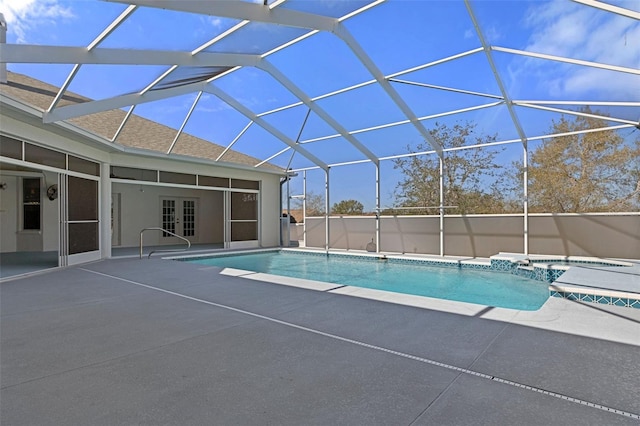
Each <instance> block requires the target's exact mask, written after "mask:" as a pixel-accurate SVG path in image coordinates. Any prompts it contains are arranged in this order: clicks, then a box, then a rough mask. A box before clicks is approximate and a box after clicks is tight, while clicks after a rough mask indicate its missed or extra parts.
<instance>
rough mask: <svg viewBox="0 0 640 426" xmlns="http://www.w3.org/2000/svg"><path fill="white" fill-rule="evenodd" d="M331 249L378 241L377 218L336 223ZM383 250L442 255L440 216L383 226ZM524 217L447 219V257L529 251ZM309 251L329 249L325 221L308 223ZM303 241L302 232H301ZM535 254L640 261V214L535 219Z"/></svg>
mask: <svg viewBox="0 0 640 426" xmlns="http://www.w3.org/2000/svg"><path fill="white" fill-rule="evenodd" d="M330 225H331V227H330V241H331V243H330V247H332V248H340V249H352V250H364V249H365V247H366V244H367V243H368V242H370V241H371V239H372V238H375V217H372V216H361V217H332V218H331V219H330ZM380 227H381V237H380V249H381V250H382V251H388V252H398V253H423V254H439V253H440V232H439V228H440V220H439V217H437V216H394V217H382V218H381V220H380ZM523 229H524V219H523V216H522V215H494V216H490V215H474V216H447V217H445V221H444V230H445V238H444V249H445V254H446V255H457V256H470V257H488V256H491V255H494V254H496V253H499V252H514V253H522V252H523V251H524V236H523V234H524V232H523ZM306 232H307V246H308V247H324V244H325V220H324V218H321V217H316V218H307V229H306ZM298 234H299V235H302V232H298ZM529 253H531V254H554V255H562V256H595V257H613V258H626V259H638V258H640V214H639V213H628V214H620V213H618V214H611V215H607V214H600V213H593V214H579V215H578V214H535V215H530V216H529Z"/></svg>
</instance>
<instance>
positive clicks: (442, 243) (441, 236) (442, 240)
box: [439, 157, 444, 256]
mask: <svg viewBox="0 0 640 426" xmlns="http://www.w3.org/2000/svg"><path fill="white" fill-rule="evenodd" d="M439 160H440V208H439V210H440V256H444V160H443V158H442V157H440V158H439Z"/></svg>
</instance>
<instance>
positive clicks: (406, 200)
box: [390, 122, 507, 214]
mask: <svg viewBox="0 0 640 426" xmlns="http://www.w3.org/2000/svg"><path fill="white" fill-rule="evenodd" d="M430 132H431V135H432V136H433V138H434V139H435V140H436V141H437V142H438V143H440V145H441V146H442V147H443V148H460V147H463V146H465V145H477V144H485V143H489V142H494V141H495V140H496V136H495V135H482V134H479V133H476V124H475V123H470V122H464V123H457V124H455V125H453V126H452V127H450V126H447V125H446V124H438V123H436V124H435V128H433V129H432V130H431V131H430ZM427 150H432V147H431V146H430V145H429V144H427V143H426V142H425V143H422V144H419V145H418V146H416V148H415V151H414V152H420V151H427ZM410 152H411V151H410ZM499 152H500V151H498V150H496V149H484V148H471V149H464V150H454V151H449V152H446V153H445V154H444V166H445V167H444V171H443V172H444V205H447V206H456V207H455V208H451V209H446V210H445V213H447V214H467V213H501V212H504V211H505V209H506V206H507V201H506V200H505V199H504V196H503V190H504V185H505V181H506V177H505V176H504V173H502V170H501V167H500V166H499V165H498V164H496V161H495V159H496V156H497V155H498V154H499ZM394 168H395V169H399V170H400V171H402V173H403V176H404V177H403V179H402V180H400V182H398V184H397V186H396V196H395V203H396V205H399V206H403V207H431V208H430V209H425V210H422V209H415V210H401V209H398V210H397V212H398V213H399V214H412V213H413V214H436V213H438V212H439V211H438V209H437V208H433V207H437V206H439V205H440V162H439V158H438V156H437V155H436V154H432V155H420V156H413V157H405V158H399V159H396V160H394ZM390 211H392V212H394V213H395V212H396V211H394V210H393V209H391V210H390Z"/></svg>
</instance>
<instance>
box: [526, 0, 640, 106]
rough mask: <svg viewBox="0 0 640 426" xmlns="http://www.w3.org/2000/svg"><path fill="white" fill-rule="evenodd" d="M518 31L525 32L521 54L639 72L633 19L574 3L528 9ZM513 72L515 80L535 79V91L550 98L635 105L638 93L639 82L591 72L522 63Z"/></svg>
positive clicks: (639, 46)
mask: <svg viewBox="0 0 640 426" xmlns="http://www.w3.org/2000/svg"><path fill="white" fill-rule="evenodd" d="M524 25H525V26H526V27H527V28H529V29H530V30H531V36H530V38H529V42H528V45H527V46H526V48H525V50H528V51H532V52H536V53H545V54H549V55H556V56H562V57H566V58H572V59H580V60H585V61H592V62H598V63H602V64H607V65H616V66H622V67H628V68H633V69H638V68H640V23H639V22H637V21H635V20H633V19H629V18H626V17H623V16H619V15H615V14H612V13H607V12H604V11H601V10H598V9H595V8H592V7H587V6H583V5H580V4H577V3H574V2H568V1H564V0H553V1H551V2H548V3H547V2H546V3H544V4H543V5H537V6H535V7H534V8H532V9H530V10H529V14H528V15H527V17H526V18H525V20H524ZM525 67H526V68H527V69H526V70H525V69H524V68H525ZM515 71H516V74H517V75H518V76H519V77H522V76H526V75H530V76H531V75H534V76H538V77H541V78H539V82H540V85H542V86H543V87H541V88H542V89H546V90H547V92H548V93H549V94H551V93H553V94H554V95H556V96H558V95H561V96H569V97H583V96H589V94H591V95H595V96H598V95H600V96H604V97H607V98H609V99H612V100H614V99H619V100H631V99H637V98H638V95H639V92H640V90H638V89H635V90H634V89H633V88H634V87H636V88H638V87H640V77H639V76H637V75H633V74H627V73H619V72H612V71H603V70H599V69H596V68H592V67H582V66H572V65H566V64H561V63H558V62H553V61H546V62H544V63H543V62H541V61H539V60H526V61H523V62H522V64H521V66H520V67H517V68H516V69H515ZM581 95H583V96H581Z"/></svg>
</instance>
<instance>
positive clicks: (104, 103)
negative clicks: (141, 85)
mask: <svg viewBox="0 0 640 426" xmlns="http://www.w3.org/2000/svg"><path fill="white" fill-rule="evenodd" d="M207 84H208V83H207V82H198V83H191V84H186V85H184V86H179V87H171V88H168V89H163V90H156V91H149V92H146V93H144V94H140V93H131V94H128V95H122V96H116V97H114V98H108V99H102V100H98V101H90V102H84V103H81V104H74V105H67V106H64V107H60V108H56V109H54V110H53V111H51V112H44V113H43V115H42V119H43V122H44V123H53V122H55V121H63V120H67V119H70V118H75V117H80V116H83V115H89V114H96V113H98V112H103V111H109V110H112V109H118V108H124V107H128V106H131V105H137V104H143V103H147V102H153V101H158V100H161V99H166V98H170V97H173V96H181V95H186V94H187V93H192V92H198V91H202V90H204V88H205V86H206V85H207Z"/></svg>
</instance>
